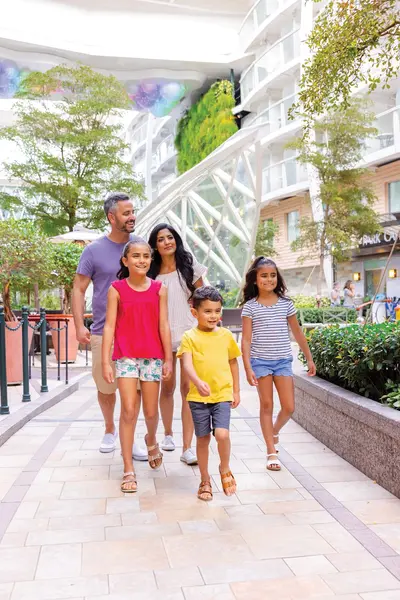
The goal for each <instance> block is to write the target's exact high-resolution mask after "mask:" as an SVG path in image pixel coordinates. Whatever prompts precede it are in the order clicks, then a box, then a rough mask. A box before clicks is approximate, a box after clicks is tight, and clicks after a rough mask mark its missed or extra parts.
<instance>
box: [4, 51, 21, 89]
mask: <svg viewBox="0 0 400 600" xmlns="http://www.w3.org/2000/svg"><path fill="white" fill-rule="evenodd" d="M20 80H21V71H20V70H19V68H18V67H17V65H16V64H15V62H13V61H12V60H8V59H3V60H0V98H13V97H14V95H15V93H16V91H17V90H18V87H19V82H20Z"/></svg>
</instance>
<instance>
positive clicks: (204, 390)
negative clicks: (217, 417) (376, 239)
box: [196, 381, 211, 398]
mask: <svg viewBox="0 0 400 600" xmlns="http://www.w3.org/2000/svg"><path fill="white" fill-rule="evenodd" d="M196 387H197V391H198V392H199V394H200V396H203V397H204V398H206V397H207V396H210V395H211V390H210V386H209V385H208V383H206V382H205V381H199V383H198V384H197V385H196Z"/></svg>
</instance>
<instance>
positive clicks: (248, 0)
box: [51, 0, 253, 16]
mask: <svg viewBox="0 0 400 600" xmlns="http://www.w3.org/2000/svg"><path fill="white" fill-rule="evenodd" d="M51 2H52V3H53V2H54V3H57V2H58V0H51ZM62 4H65V5H68V4H69V5H70V6H75V7H78V8H81V9H84V10H95V11H100V10H106V11H118V10H121V11H129V12H138V11H143V10H145V11H155V12H160V11H161V10H168V11H175V12H191V13H193V14H194V13H198V14H201V13H203V14H204V13H209V14H210V13H211V14H226V15H232V16H244V15H245V14H246V13H247V12H248V11H249V9H250V8H251V6H252V4H253V1H252V0H218V2H215V0H113V1H112V2H111V1H110V0H63V1H62Z"/></svg>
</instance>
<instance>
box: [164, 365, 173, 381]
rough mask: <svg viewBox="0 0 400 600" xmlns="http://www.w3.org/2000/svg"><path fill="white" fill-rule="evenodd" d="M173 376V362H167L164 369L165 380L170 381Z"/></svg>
mask: <svg viewBox="0 0 400 600" xmlns="http://www.w3.org/2000/svg"><path fill="white" fill-rule="evenodd" d="M171 375H172V360H166V361H165V362H164V364H163V367H162V378H163V380H166V379H169V378H170V377H171Z"/></svg>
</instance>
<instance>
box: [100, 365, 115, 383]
mask: <svg viewBox="0 0 400 600" xmlns="http://www.w3.org/2000/svg"><path fill="white" fill-rule="evenodd" d="M102 370H103V379H104V381H106V382H107V383H114V371H113V369H112V366H111V365H110V364H107V365H103V368H102Z"/></svg>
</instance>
